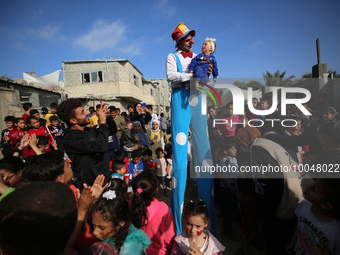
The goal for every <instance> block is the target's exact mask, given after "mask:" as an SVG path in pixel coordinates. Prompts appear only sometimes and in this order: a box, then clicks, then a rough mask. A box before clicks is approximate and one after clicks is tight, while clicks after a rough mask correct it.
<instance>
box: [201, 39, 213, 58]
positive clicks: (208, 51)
mask: <svg viewBox="0 0 340 255" xmlns="http://www.w3.org/2000/svg"><path fill="white" fill-rule="evenodd" d="M202 53H203V54H205V55H211V53H212V46H211V42H209V41H205V42H204V43H203V46H202Z"/></svg>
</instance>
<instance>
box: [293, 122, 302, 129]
mask: <svg viewBox="0 0 340 255" xmlns="http://www.w3.org/2000/svg"><path fill="white" fill-rule="evenodd" d="M296 122H297V124H296V126H295V127H294V130H295V131H300V129H301V120H297V121H296Z"/></svg>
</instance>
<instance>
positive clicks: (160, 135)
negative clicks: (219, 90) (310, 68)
mask: <svg viewBox="0 0 340 255" xmlns="http://www.w3.org/2000/svg"><path fill="white" fill-rule="evenodd" d="M258 105H261V109H267V108H268V107H269V105H270V103H269V101H268V100H263V101H262V103H260V101H259V100H258V99H256V100H255V99H254V100H253V106H254V108H256V107H258ZM305 107H306V108H308V106H307V105H305ZM23 108H24V110H25V113H24V115H23V116H22V118H20V117H19V118H15V117H14V116H6V118H5V120H4V121H5V124H6V127H7V128H6V129H5V130H3V131H2V134H1V152H2V154H3V156H4V158H3V159H2V160H1V161H0V176H1V178H0V193H1V194H2V195H1V197H0V201H1V202H0V237H1V239H0V247H1V249H2V251H7V250H8V251H13V250H15V251H17V252H18V253H15V254H30V253H25V252H22V251H24V250H25V247H24V245H25V243H24V242H22V243H20V242H18V241H17V240H15V239H16V238H15V235H16V232H15V231H14V230H13V231H6V230H7V229H6V227H7V226H10V225H8V224H10V222H15V223H11V224H14V225H13V226H17V225H15V224H17V222H20V221H23V222H24V223H23V225H22V226H18V231H20V230H19V229H22V227H23V226H26V227H27V226H30V224H33V223H34V224H37V223H36V222H33V221H30V220H29V219H27V218H26V221H25V219H22V218H20V219H16V217H19V214H14V215H13V216H9V215H8V214H4V215H3V214H2V212H6V210H7V209H4V206H5V205H6V207H7V208H9V207H8V206H9V204H10V203H11V199H14V198H15V197H16V194H18V193H19V192H17V190H18V191H19V190H21V189H22V188H24V187H26V186H29V185H32V184H34V183H40V182H46V181H50V182H57V183H62V184H64V185H65V186H68V187H69V188H70V190H71V191H72V192H73V195H74V203H75V205H76V206H77V207H78V210H77V213H76V214H75V218H74V222H73V223H72V224H73V225H72V224H71V226H74V227H72V231H71V230H69V235H68V237H67V238H66V239H65V242H64V246H63V249H64V254H76V253H77V252H78V254H85V255H86V254H222V252H223V251H224V250H225V247H224V246H223V245H222V244H221V243H220V242H219V241H218V240H217V239H216V238H215V237H214V236H213V235H212V234H211V233H210V232H209V231H207V230H206V229H205V228H206V227H207V226H208V224H209V213H210V214H211V213H214V212H208V209H207V206H206V205H205V202H204V201H203V200H198V201H190V202H189V203H188V204H187V205H186V206H185V207H184V220H185V231H184V232H183V233H182V234H180V235H177V236H176V233H175V224H174V219H173V215H172V212H171V211H170V210H169V207H168V206H167V205H166V204H165V203H164V202H161V201H159V200H158V198H160V197H161V196H162V194H164V196H165V197H168V196H169V190H171V184H172V183H171V176H172V152H171V139H169V138H168V137H167V136H166V133H167V130H165V129H163V128H159V126H160V121H158V120H157V119H156V120H155V119H153V120H151V121H150V122H151V123H149V125H147V120H148V119H145V118H144V117H145V116H144V115H145V114H143V113H142V111H143V110H141V109H140V108H142V109H144V108H145V109H147V108H146V107H143V106H142V105H140V106H139V105H138V104H137V105H136V107H135V109H137V110H136V111H135V113H134V114H135V116H134V118H135V120H134V121H132V120H130V119H129V116H128V115H127V118H124V119H123V118H122V119H121V118H117V117H118V116H119V115H118V113H117V112H114V113H113V111H115V110H117V109H116V108H113V107H111V108H110V116H108V118H110V117H111V118H112V120H113V121H112V122H109V121H108V122H107V126H108V129H110V128H111V129H110V130H111V133H110V134H111V136H115V134H116V133H117V131H118V128H117V127H118V126H119V130H120V131H121V132H120V135H119V139H117V140H114V141H116V142H115V144H114V146H113V152H112V153H111V154H107V155H110V158H108V159H107V160H108V162H109V165H110V169H111V175H110V176H102V175H99V176H98V177H97V179H96V180H95V181H94V183H93V184H91V186H89V185H86V184H84V188H83V190H82V192H81V194H80V192H79V190H78V189H76V188H75V186H73V185H72V178H73V171H72V162H70V159H69V158H68V157H67V154H66V153H65V152H64V148H63V134H64V131H65V125H64V124H63V123H61V121H60V120H59V118H58V115H57V114H58V113H57V111H56V109H57V105H56V104H51V107H50V113H47V114H46V115H45V118H44V119H43V118H40V115H39V112H38V111H37V110H35V109H33V107H32V105H31V104H30V103H26V104H25V105H24V107H23ZM98 109H99V108H98ZM308 109H309V111H311V112H312V115H311V116H305V115H303V114H302V113H301V112H300V111H299V109H297V108H292V109H289V111H288V114H287V116H284V117H285V118H289V121H290V122H292V123H296V125H291V126H290V127H288V128H282V127H280V126H277V125H273V126H272V127H265V128H262V129H261V127H259V128H258V129H257V128H256V127H250V126H246V127H240V126H237V125H235V127H233V126H231V125H230V123H231V121H232V122H233V123H235V122H239V121H240V120H247V119H250V118H251V119H255V118H256V119H257V120H258V122H261V121H264V120H265V118H266V116H255V115H254V114H251V112H249V111H248V113H249V114H250V115H249V116H248V115H245V116H235V115H234V114H233V104H232V102H231V103H229V104H228V105H227V113H226V114H224V115H223V114H222V115H220V116H223V118H226V120H228V123H229V124H227V125H224V126H223V125H222V126H221V127H215V128H214V130H213V133H212V134H213V137H210V139H211V144H212V152H213V155H214V161H215V163H216V164H218V165H220V166H221V167H229V168H231V169H237V170H238V169H240V167H241V166H247V165H260V164H267V163H268V162H269V163H270V164H272V165H276V164H283V165H284V164H286V163H285V162H286V161H285V159H283V158H281V156H282V155H283V154H284V153H281V152H286V154H287V155H289V157H288V159H289V160H288V161H287V162H289V164H291V165H298V166H300V165H303V166H304V165H309V166H313V164H314V165H315V164H319V165H320V164H321V165H322V164H327V165H328V166H331V165H332V166H333V167H336V164H339V162H340V138H339V137H340V122H339V121H338V120H337V111H336V110H335V109H334V108H333V107H325V108H322V109H320V108H313V107H312V109H313V111H312V109H310V108H308ZM149 111H150V109H149ZM151 112H152V109H151ZM92 113H94V112H92ZM149 114H150V113H149ZM152 114H153V113H152ZM94 116H95V115H94ZM150 116H151V114H150ZM92 118H93V117H92ZM136 119H138V120H136ZM116 120H117V121H119V123H118V122H117V123H116V122H115V121H116ZM122 121H124V122H123V124H122V123H121V122H122ZM95 122H96V120H95V119H93V121H92V122H91V124H90V125H92V124H95ZM97 122H98V120H97ZM290 122H287V123H288V124H291V123H290ZM113 123H115V124H113ZM124 123H125V126H124ZM254 123H255V122H254ZM110 125H111V127H110ZM123 126H124V128H123ZM144 129H145V130H147V132H145V131H144ZM315 137H317V138H318V139H315ZM313 138H314V139H313ZM109 139H115V138H114V137H113V138H112V137H111V138H109ZM269 145H270V146H269ZM269 148H270V149H269ZM108 149H109V148H108ZM273 150H274V151H276V152H280V153H277V154H275V152H273ZM278 154H280V155H278ZM287 164H288V163H287ZM299 164H300V165H299ZM302 177H303V176H302ZM333 177H339V174H338V175H336V173H335V175H334V176H333ZM303 178H304V177H303ZM313 178H314V179H315V180H316V181H315V182H314V183H313V184H311V185H309V187H307V188H305V189H303V190H302V188H301V190H300V191H297V197H298V198H299V201H298V203H297V205H296V206H295V207H294V210H293V212H294V211H295V214H296V217H294V215H293V216H292V215H291V214H290V215H289V216H287V215H288V214H287V212H283V209H282V204H283V203H284V202H285V203H293V202H292V201H290V200H289V199H288V198H287V197H285V192H286V189H290V188H291V187H289V186H287V185H289V181H288V179H287V178H286V176H285V175H282V176H279V177H278V176H274V177H273V176H271V177H270V178H269V179H266V180H262V179H261V178H258V176H254V175H253V176H252V175H248V176H242V175H240V174H239V173H238V171H229V172H228V173H227V174H224V175H223V176H222V177H221V178H220V185H218V187H215V192H217V193H219V194H220V196H217V197H220V201H218V202H220V203H219V205H220V207H219V208H220V211H221V213H220V215H221V216H222V217H223V219H222V224H221V227H222V228H221V230H222V236H223V237H225V238H227V239H235V235H234V233H233V228H232V225H233V222H234V221H235V220H237V219H239V221H240V223H241V233H242V238H241V240H242V248H241V249H239V250H238V251H237V253H236V254H250V248H249V245H250V243H251V240H250V233H251V231H253V229H254V227H258V226H261V224H262V225H263V228H262V232H263V239H262V238H261V236H260V235H257V238H258V239H259V240H257V241H256V244H257V245H261V243H262V240H263V242H264V243H265V247H266V248H267V254H287V253H288V254H313V253H315V251H320V252H321V251H322V252H324V254H338V253H339V251H340V202H339V201H340V197H339V194H340V190H339V187H340V179H339V178H333V179H328V178H325V176H313ZM287 183H288V184H287ZM42 185H43V184H42ZM301 185H302V184H301ZM51 186H53V185H51ZM39 188H40V187H38V186H32V189H39ZM56 189H59V188H57V187H56ZM63 192H64V191H63ZM294 192H295V191H294ZM299 192H300V193H299ZM46 194H47V193H46ZM217 195H218V194H217ZM26 196H27V199H30V198H29V196H30V193H29V192H28V193H27V194H25V197H26ZM302 196H304V198H305V199H304V200H303V197H302ZM51 197H52V195H51ZM32 200H33V198H32ZM12 203H13V202H12ZM54 203H57V202H56V201H54ZM62 203H63V202H62V199H61V201H60V204H62ZM39 206H41V205H39ZM46 206H48V203H46ZM31 207H32V206H31ZM31 207H30V206H28V211H29V210H30V209H32V208H31ZM25 209H27V208H25ZM34 209H36V208H34ZM45 209H46V208H45ZM45 209H41V210H42V211H43V210H45ZM18 210H21V211H20V213H23V214H24V211H23V208H21V209H20V208H19V209H18ZM32 210H33V209H32ZM46 210H47V209H46ZM70 210H71V209H70ZM285 213H286V214H285ZM282 215H286V216H287V217H283V216H282ZM39 217H41V216H37V219H40V218H39ZM12 218H13V219H12ZM46 224H47V225H48V223H46ZM4 228H5V229H6V230H4ZM32 228H33V227H32ZM38 230H39V229H38ZM38 230H37V231H38ZM294 230H295V232H294ZM259 232H261V231H259ZM278 233H284V235H285V236H284V237H282V236H279V235H278ZM39 234H40V235H41V233H36V235H37V236H39ZM25 238H28V240H30V239H29V237H25ZM31 242H34V240H33V241H32V240H31ZM42 246H44V245H42ZM58 248H59V247H58ZM42 249H43V248H42ZM49 249H50V248H49ZM273 252H274V253H273ZM48 253H49V254H54V253H53V252H52V251H51V252H48ZM3 254H6V252H4V253H3ZM7 254H11V253H7ZM31 254H32V253H31ZM33 254H46V250H45V251H44V252H42V253H39V252H37V250H36V251H35V253H33Z"/></svg>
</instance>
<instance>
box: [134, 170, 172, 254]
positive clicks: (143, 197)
mask: <svg viewBox="0 0 340 255" xmlns="http://www.w3.org/2000/svg"><path fill="white" fill-rule="evenodd" d="M131 184H132V188H133V192H134V195H133V197H132V209H131V211H132V212H131V213H132V217H131V221H132V222H133V224H134V225H135V226H136V227H137V228H140V229H142V230H143V231H144V233H145V234H147V236H148V237H149V238H150V240H151V242H152V244H151V245H150V246H149V247H148V249H147V250H146V253H147V254H158V255H163V254H170V253H171V249H172V244H173V240H174V237H175V235H176V233H175V222H174V218H173V215H172V213H171V211H170V209H169V207H168V206H167V205H166V204H165V203H164V202H161V201H158V200H157V198H156V196H157V192H158V181H157V177H156V176H155V174H154V173H153V172H151V171H144V172H142V173H140V174H139V175H137V176H136V177H135V178H134V179H133V181H132V183H131Z"/></svg>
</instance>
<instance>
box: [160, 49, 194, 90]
mask: <svg viewBox="0 0 340 255" xmlns="http://www.w3.org/2000/svg"><path fill="white" fill-rule="evenodd" d="M182 52H183V51H182V50H179V49H177V50H176V51H175V54H176V55H177V56H178V58H179V60H180V62H181V64H182V70H183V73H179V72H178V68H177V61H176V57H175V56H174V55H173V53H170V54H169V55H168V57H167V58H166V77H167V78H168V81H170V82H171V84H170V86H171V88H176V87H180V86H181V83H182V82H188V81H189V80H190V79H191V78H192V76H193V74H192V73H190V74H189V65H190V63H191V60H192V58H194V57H196V54H195V53H194V54H193V56H192V58H190V57H186V58H184V57H183V54H182ZM187 86H189V82H188V83H187Z"/></svg>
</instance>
